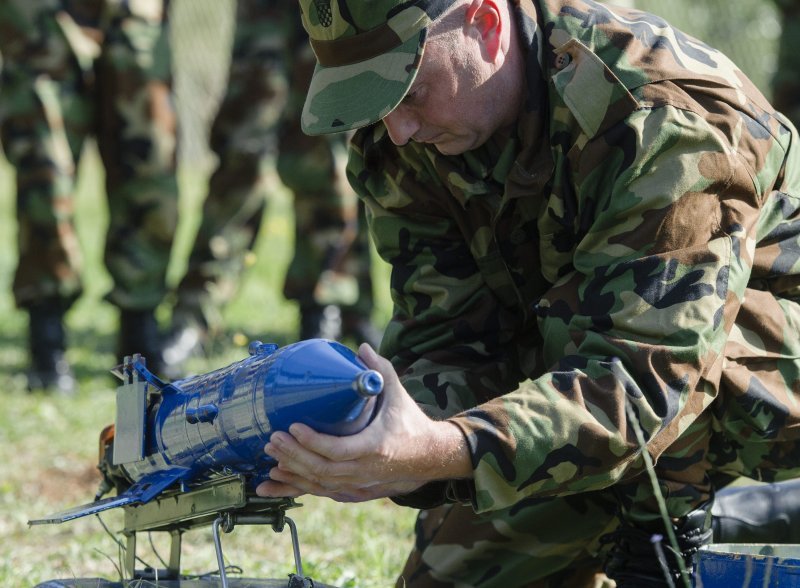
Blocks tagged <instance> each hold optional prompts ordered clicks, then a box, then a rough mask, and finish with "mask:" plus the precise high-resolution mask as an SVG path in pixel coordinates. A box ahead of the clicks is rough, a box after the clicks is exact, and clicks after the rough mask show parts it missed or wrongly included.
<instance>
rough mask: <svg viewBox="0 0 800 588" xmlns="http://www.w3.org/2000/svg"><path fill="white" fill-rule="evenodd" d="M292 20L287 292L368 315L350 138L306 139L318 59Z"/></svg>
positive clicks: (366, 258)
mask: <svg viewBox="0 0 800 588" xmlns="http://www.w3.org/2000/svg"><path fill="white" fill-rule="evenodd" d="M296 21H297V22H295V28H294V35H293V36H292V38H291V40H290V51H291V53H292V54H293V55H294V59H293V62H292V68H291V72H292V77H291V82H290V87H291V94H290V100H289V106H288V110H287V114H286V119H285V122H284V125H283V126H282V130H281V134H280V140H279V142H280V154H279V157H278V173H279V174H280V177H281V180H282V181H283V183H284V184H286V186H287V187H288V188H290V189H291V190H292V191H293V192H294V197H295V202H294V208H295V237H296V238H295V252H294V257H293V258H292V261H291V263H290V265H289V269H288V271H287V275H286V280H285V283H284V295H285V296H286V297H287V298H289V299H292V300H297V301H298V302H299V303H300V305H301V306H303V305H327V304H336V305H338V306H340V307H342V310H343V313H345V314H347V313H352V314H358V315H361V316H362V317H363V318H366V319H369V318H370V314H371V312H372V307H373V298H372V279H371V268H370V249H369V238H368V234H367V230H366V221H365V219H364V218H363V216H364V210H363V205H361V204H360V203H359V202H358V198H357V196H356V195H355V192H354V191H353V190H352V188H350V186H349V184H348V182H347V179H346V176H345V166H346V162H347V140H348V137H347V136H346V135H333V136H319V137H309V136H307V135H305V134H304V133H303V132H302V130H301V128H300V114H301V112H302V106H303V102H304V100H305V94H306V91H307V88H308V85H309V83H310V80H311V74H312V73H313V69H314V65H315V63H316V58H315V57H314V54H313V52H312V51H311V48H310V47H309V45H308V42H307V36H306V33H305V31H304V30H303V29H302V27H301V26H300V21H299V19H296Z"/></svg>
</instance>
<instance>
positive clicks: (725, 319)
mask: <svg viewBox="0 0 800 588" xmlns="http://www.w3.org/2000/svg"><path fill="white" fill-rule="evenodd" d="M749 140H750V137H748V136H747V133H744V136H743V139H742V143H741V144H740V145H739V147H740V149H741V151H740V152H736V151H735V150H734V149H732V147H731V146H730V145H729V144H727V143H726V142H725V140H724V139H723V138H722V134H721V133H718V132H717V131H716V130H715V129H713V128H712V127H711V126H710V125H709V124H708V123H707V122H706V121H705V120H704V119H703V117H702V116H700V115H698V114H693V113H691V112H688V111H683V110H680V109H677V108H673V107H664V108H657V109H652V110H651V109H641V110H638V111H636V112H635V113H634V114H633V115H631V116H629V117H628V119H627V120H626V121H625V122H624V123H621V124H619V125H617V126H615V127H612V128H611V129H610V130H608V131H607V132H606V133H605V134H604V136H603V137H600V138H596V139H595V140H594V142H593V145H591V146H588V147H587V148H586V149H585V150H584V152H583V154H582V155H581V156H580V157H579V158H577V159H576V160H575V161H573V162H572V163H573V164H574V165H573V167H572V171H571V172H569V173H570V176H569V177H568V178H565V180H564V181H565V182H571V183H572V185H573V186H574V188H575V194H576V199H577V202H578V207H579V208H580V209H581V210H582V213H581V214H580V215H579V216H580V217H581V218H582V219H588V221H589V222H588V224H587V225H586V229H585V234H583V235H582V238H581V239H580V241H579V243H578V245H577V247H576V249H575V252H574V254H573V258H572V267H573V268H574V269H573V270H572V271H571V272H569V273H567V274H565V275H563V277H562V278H561V279H560V280H559V281H558V282H557V283H556V284H555V285H554V286H553V287H552V288H551V289H550V290H549V291H548V292H547V293H546V294H545V295H544V296H543V297H542V298H541V300H539V301H538V303H537V310H538V314H539V318H540V328H541V331H542V337H543V339H544V341H545V343H544V356H545V357H544V361H545V366H547V367H548V372H547V373H545V374H544V375H542V376H540V377H538V378H536V379H534V380H531V381H527V382H525V383H524V384H523V385H522V386H521V387H520V388H519V389H517V390H515V391H513V392H511V393H509V394H506V395H505V396H503V397H501V398H497V399H495V400H491V401H489V402H487V403H485V404H483V405H481V406H478V407H475V408H473V409H470V410H468V411H465V412H464V413H463V414H462V415H459V416H458V417H456V418H455V419H454V421H455V422H456V423H457V424H458V425H459V426H461V427H462V430H463V431H464V432H465V434H466V435H467V438H468V443H469V445H470V448H471V454H472V460H473V467H474V478H475V487H476V508H477V509H478V510H479V511H485V510H492V509H497V508H504V507H507V506H509V505H512V504H514V503H517V502H519V500H520V499H522V498H524V497H527V496H544V495H554V494H567V493H574V492H583V491H590V490H597V489H600V488H603V487H607V486H609V485H611V484H613V483H615V482H616V481H618V480H620V479H622V478H623V477H625V476H628V475H633V474H635V473H637V472H639V471H641V469H640V468H641V465H642V460H641V455H640V454H641V450H640V448H639V447H638V443H637V441H636V437H635V433H634V429H633V426H634V423H633V422H632V421H631V420H630V419H629V418H628V415H627V410H626V405H629V406H630V408H632V411H631V412H632V413H633V414H634V415H635V417H634V418H635V420H636V421H637V424H638V426H640V427H641V429H642V430H643V432H644V438H645V439H646V440H647V450H648V452H649V453H650V454H651V455H652V456H653V457H654V458H655V459H657V458H658V456H659V455H660V454H661V453H662V452H663V451H664V450H665V449H666V448H667V447H669V448H670V453H673V452H675V451H676V445H680V444H681V443H683V444H684V445H686V451H685V454H686V455H690V454H692V451H693V450H698V448H696V447H695V448H693V449H692V448H690V444H691V443H694V442H696V443H698V445H699V446H700V448H699V452H698V453H697V454H694V455H695V456H697V455H702V448H703V443H704V440H703V439H700V440H697V439H681V434H682V433H683V432H684V431H686V430H687V428H688V427H689V426H690V425H691V424H692V423H693V422H694V420H695V419H696V418H697V416H698V415H699V414H700V413H701V412H702V411H703V410H704V409H705V408H707V406H708V405H709V404H710V403H711V401H712V400H713V399H714V397H715V395H716V393H717V388H718V384H719V372H720V369H721V365H720V364H721V360H720V353H721V351H722V349H723V348H724V345H725V342H726V338H727V336H728V333H729V331H730V329H731V327H732V324H733V321H734V318H735V316H736V314H737V312H738V309H739V306H740V304H741V300H742V297H743V293H744V290H745V288H746V285H747V282H748V278H749V275H750V268H751V266H752V254H753V245H754V243H755V241H756V235H755V232H756V227H757V223H758V215H759V211H758V207H759V204H760V198H759V194H762V193H764V190H765V187H764V186H758V182H759V181H760V180H761V178H759V175H758V174H757V173H756V172H755V170H754V166H753V165H752V163H753V161H752V158H751V156H752V153H747V150H748V149H749V148H750V147H751V145H750V144H748V143H749ZM775 151H776V152H780V153H782V150H781V149H775ZM780 153H779V155H780ZM748 159H750V160H748ZM766 163H767V164H770V163H773V162H769V161H767V162H766ZM758 164H759V165H764V164H765V162H764V161H760V162H758ZM763 175H764V177H767V176H768V175H769V174H767V173H765V174H763ZM557 189H558V179H557V180H556V190H557ZM766 189H768V187H767V188H766ZM549 212H550V213H551V214H549V215H545V216H544V218H543V219H541V220H540V225H541V228H542V233H543V234H544V235H546V234H548V232H552V231H548V229H552V228H553V227H554V226H555V224H556V223H557V217H558V211H557V210H553V209H552V208H551V210H550V211H549ZM550 224H552V225H553V226H549V225H550ZM543 249H544V247H543ZM543 255H546V253H543ZM687 437H690V436H688V435H687Z"/></svg>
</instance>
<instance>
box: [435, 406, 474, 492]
mask: <svg viewBox="0 0 800 588" xmlns="http://www.w3.org/2000/svg"><path fill="white" fill-rule="evenodd" d="M433 427H434V431H435V433H434V437H433V443H431V444H430V446H429V447H428V454H429V455H430V456H431V457H432V466H433V471H432V477H430V478H429V480H458V479H465V478H472V460H471V459H470V454H469V446H468V445H467V440H466V437H464V433H463V431H462V430H461V428H460V427H459V426H458V425H456V424H455V423H452V422H450V421H446V420H445V421H434V422H433Z"/></svg>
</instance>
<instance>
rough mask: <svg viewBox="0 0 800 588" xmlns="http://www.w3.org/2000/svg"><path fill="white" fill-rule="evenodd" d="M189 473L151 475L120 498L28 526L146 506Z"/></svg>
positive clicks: (173, 470)
mask: <svg viewBox="0 0 800 588" xmlns="http://www.w3.org/2000/svg"><path fill="white" fill-rule="evenodd" d="M189 472H190V470H189V469H188V468H178V467H176V468H171V469H169V470H164V471H161V472H156V473H154V474H150V475H149V476H145V477H144V478H142V479H141V480H139V481H138V482H137V483H136V484H134V485H133V486H131V487H130V488H128V489H127V490H126V491H125V492H123V493H122V494H120V495H118V496H112V497H110V498H104V499H102V500H96V501H95V502H91V503H89V504H84V505H81V506H76V507H74V508H71V509H69V510H65V511H62V512H59V513H55V514H52V515H50V516H47V517H44V518H41V519H33V520H30V521H28V524H29V525H46V524H52V523H64V522H66V521H71V520H73V519H78V518H80V517H85V516H87V515H92V514H97V513H101V512H103V511H106V510H110V509H112V508H117V507H119V506H126V505H128V504H144V503H146V502H150V501H151V500H153V498H155V497H156V496H158V495H159V494H161V493H162V492H163V491H164V490H166V489H167V488H169V487H170V486H171V485H172V484H174V483H175V482H178V481H180V480H182V479H183V478H185V477H186V476H187V475H188V473H189Z"/></svg>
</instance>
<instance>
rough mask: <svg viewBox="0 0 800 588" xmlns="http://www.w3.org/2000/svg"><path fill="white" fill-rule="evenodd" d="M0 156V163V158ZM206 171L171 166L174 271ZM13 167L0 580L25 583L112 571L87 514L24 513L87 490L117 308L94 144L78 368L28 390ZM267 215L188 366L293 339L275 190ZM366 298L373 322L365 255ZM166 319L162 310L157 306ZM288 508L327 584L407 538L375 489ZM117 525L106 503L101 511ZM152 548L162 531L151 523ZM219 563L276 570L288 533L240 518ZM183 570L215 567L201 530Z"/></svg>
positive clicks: (381, 582) (380, 277)
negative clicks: (201, 351) (217, 328)
mask: <svg viewBox="0 0 800 588" xmlns="http://www.w3.org/2000/svg"><path fill="white" fill-rule="evenodd" d="M0 161H2V160H0ZM205 181H206V174H205V173H203V172H198V171H193V170H186V169H184V170H182V173H181V198H182V203H181V206H182V209H181V210H182V215H181V226H180V227H179V230H178V234H177V244H176V249H175V256H174V257H175V263H174V267H172V268H171V271H170V276H171V280H172V281H173V282H174V280H176V279H177V278H178V277H179V276H180V275H181V273H182V271H183V267H184V261H183V260H184V259H185V256H186V252H187V250H188V246H189V242H190V239H191V238H192V236H193V231H194V230H195V227H196V224H197V220H198V214H197V210H198V203H199V199H200V198H201V197H202V195H203V193H204V186H205ZM13 185H14V184H13V172H12V170H11V169H10V168H9V167H8V166H7V165H6V164H5V162H2V163H0V317H2V321H0V402H2V406H3V410H2V411H0V536H2V537H3V542H2V543H3V547H2V550H1V551H0V586H9V587H17V586H33V585H35V584H36V583H38V582H41V581H44V580H48V579H53V578H73V577H79V578H83V577H104V578H109V579H115V578H116V571H115V566H116V565H119V561H120V558H119V553H118V548H117V546H116V544H115V542H114V540H113V539H112V538H111V537H109V536H108V535H107V534H106V533H105V531H103V529H102V527H101V525H100V524H99V522H98V521H97V520H96V519H95V518H94V517H86V518H85V519H80V520H77V521H73V522H70V523H65V524H62V525H48V526H36V527H32V528H29V527H28V526H27V521H28V519H31V518H38V517H42V516H45V515H48V514H51V513H53V512H57V511H60V510H64V509H66V508H69V507H72V506H75V505H78V504H83V503H86V502H90V501H91V500H92V497H93V496H94V493H95V491H96V489H97V483H98V481H99V475H98V473H97V471H96V468H95V464H96V462H97V439H98V435H99V432H100V430H101V429H102V428H103V427H104V426H105V425H106V424H108V423H110V422H112V421H113V418H114V410H115V407H114V394H113V383H112V380H111V377H110V376H109V374H108V370H109V369H110V368H111V367H112V366H113V365H114V362H115V359H116V358H115V357H114V353H113V347H114V340H115V339H114V338H115V336H116V326H117V325H116V322H117V315H116V311H115V309H114V308H113V307H111V306H110V305H109V304H108V303H106V302H104V301H103V300H102V297H103V294H104V293H105V291H106V289H107V288H108V287H109V285H110V280H109V278H108V275H107V274H106V273H105V270H104V269H103V267H102V262H101V259H102V242H103V235H104V227H105V224H106V222H107V219H106V209H105V204H104V201H103V191H102V173H101V171H100V168H99V166H98V164H97V160H96V158H95V157H94V154H93V152H91V151H90V152H89V153H87V157H86V158H85V159H84V162H83V165H82V169H81V182H80V186H79V190H78V195H77V202H78V211H77V220H76V222H77V225H78V230H79V234H80V238H81V243H82V246H83V249H84V254H85V288H86V292H85V295H84V296H83V297H82V298H81V299H80V300H79V301H78V303H77V304H76V305H75V306H74V307H73V308H72V310H70V312H69V313H68V315H67V324H68V328H69V340H70V347H69V350H68V357H69V359H70V361H71V363H72V364H73V366H74V368H75V371H76V374H77V376H78V378H79V389H78V392H77V394H76V395H75V396H74V397H71V398H64V397H58V396H51V395H45V394H30V393H28V392H27V391H26V390H25V380H24V377H23V376H22V373H23V372H24V369H25V366H26V362H27V352H26V349H27V338H26V337H27V336H26V328H27V317H26V316H25V314H24V313H21V312H19V311H18V310H16V309H15V308H14V305H13V300H12V298H11V294H10V289H11V280H12V276H13V271H14V267H15V265H16V245H15V235H16V225H15V222H14V199H13ZM265 220H266V224H265V226H264V230H263V231H262V234H261V235H260V237H259V240H258V243H257V247H256V250H255V254H256V261H255V264H254V265H253V266H252V267H251V268H249V270H248V272H247V273H246V275H245V276H244V278H243V281H242V284H241V289H240V292H239V294H238V296H237V298H236V299H235V300H234V302H233V303H232V304H231V305H230V306H229V307H227V308H226V309H225V311H224V316H225V318H226V325H227V327H228V330H227V331H226V333H225V334H224V336H223V338H222V340H221V343H220V344H218V345H217V346H216V347H215V349H214V353H213V355H211V356H210V357H209V358H207V359H202V360H201V359H197V360H194V363H193V364H191V365H190V366H189V369H191V370H193V371H207V370H210V369H214V368H216V367H221V366H223V365H226V364H228V363H230V362H231V361H234V360H238V359H241V358H243V357H245V355H246V352H245V349H244V348H243V347H242V346H241V345H237V344H235V343H234V341H238V342H242V341H247V340H249V339H253V338H259V339H261V340H263V341H273V342H277V343H280V344H285V343H288V342H290V341H293V340H295V339H296V328H297V310H296V308H295V306H294V305H293V304H292V303H289V302H287V301H286V300H284V299H283V298H282V296H281V280H282V278H283V272H284V270H285V267H286V265H287V263H288V262H289V258H290V256H291V252H292V247H293V244H292V235H293V233H292V220H293V219H292V212H291V200H290V198H289V197H288V196H287V194H286V193H284V192H282V191H281V190H280V189H279V188H277V187H276V190H275V195H274V197H271V200H270V203H269V207H268V210H267V217H266V219H265ZM375 277H376V282H377V283H378V285H377V286H376V290H377V293H378V301H379V305H378V308H377V309H376V319H377V320H378V321H382V320H385V319H386V317H387V314H388V302H387V300H386V294H385V287H383V288H381V286H380V284H382V283H385V278H386V268H385V267H384V266H382V265H377V266H376V271H375ZM159 318H160V319H161V320H162V321H164V322H166V320H167V319H168V309H167V308H162V309H160V311H159ZM300 502H302V503H303V507H302V508H299V509H295V510H292V511H291V512H290V516H291V517H292V518H293V519H294V520H295V522H296V523H297V526H298V530H299V537H300V545H301V553H302V556H303V564H304V568H305V572H306V573H308V574H309V575H311V576H312V577H314V578H315V579H316V580H317V581H319V582H323V583H326V584H331V585H336V586H343V587H346V586H376V587H378V586H381V587H383V586H389V585H392V583H393V582H394V578H395V576H396V575H397V574H398V573H399V571H400V568H401V566H402V563H403V562H404V560H405V557H406V555H407V552H408V550H409V548H410V546H411V543H412V535H411V530H412V526H413V516H414V512H413V511H411V510H409V509H402V508H400V507H397V506H396V505H394V504H393V503H391V502H390V501H388V500H379V501H374V502H371V503H367V504H360V505H342V504H337V503H334V502H332V501H329V500H326V499H318V498H304V499H302V500H301V501H300ZM103 520H104V521H106V523H107V525H108V526H109V528H110V529H111V530H112V531H113V532H115V533H117V537H119V535H118V532H119V530H120V529H121V525H122V518H121V513H120V512H118V511H111V512H110V513H107V514H105V515H103ZM154 543H155V545H156V547H157V550H158V552H159V553H160V554H161V556H162V557H164V558H166V557H167V555H168V541H166V538H164V537H160V536H158V534H154ZM139 544H140V549H139V550H138V554H139V555H140V556H142V557H143V558H144V559H145V560H146V561H147V562H148V563H150V564H152V565H154V566H158V565H159V564H158V560H157V556H156V555H155V554H154V553H153V552H152V551H150V549H149V548H148V547H147V544H148V541H147V539H146V538H143V539H140V541H139ZM223 546H224V548H225V553H226V556H227V558H228V561H229V562H230V563H232V564H236V565H239V566H241V567H242V568H243V569H244V573H245V576H249V577H260V578H285V577H286V574H288V573H289V572H291V571H293V556H292V550H291V541H290V538H289V534H288V532H284V533H282V534H275V533H273V531H272V530H271V528H269V527H263V528H262V527H239V528H237V529H236V530H235V531H234V532H233V533H231V534H230V535H224V536H223ZM182 565H183V568H184V570H185V571H187V572H192V573H202V572H206V571H210V570H214V569H215V568H216V559H215V554H214V550H213V543H212V539H211V531H210V529H208V530H205V529H198V530H194V531H191V532H189V533H187V535H186V536H185V537H184V549H183V560H182Z"/></svg>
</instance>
